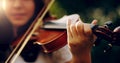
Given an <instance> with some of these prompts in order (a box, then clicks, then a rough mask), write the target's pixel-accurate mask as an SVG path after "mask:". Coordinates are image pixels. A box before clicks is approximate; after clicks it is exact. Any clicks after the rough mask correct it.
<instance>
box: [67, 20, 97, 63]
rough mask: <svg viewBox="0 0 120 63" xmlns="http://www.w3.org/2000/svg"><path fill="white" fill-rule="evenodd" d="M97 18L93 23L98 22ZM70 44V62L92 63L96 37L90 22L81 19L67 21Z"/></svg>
mask: <svg viewBox="0 0 120 63" xmlns="http://www.w3.org/2000/svg"><path fill="white" fill-rule="evenodd" d="M96 22H97V21H96V20H94V21H93V22H92V24H96ZM67 35H68V45H69V48H70V51H71V53H72V59H71V61H70V62H69V63H91V48H92V45H93V43H94V41H95V39H96V36H95V35H94V34H92V30H91V28H90V24H86V23H83V22H82V21H81V20H79V21H77V22H76V23H72V22H71V21H70V20H69V21H68V23H67Z"/></svg>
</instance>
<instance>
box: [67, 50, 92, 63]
mask: <svg viewBox="0 0 120 63" xmlns="http://www.w3.org/2000/svg"><path fill="white" fill-rule="evenodd" d="M68 63H91V53H90V52H89V51H88V52H87V51H86V52H80V53H79V54H78V55H73V56H72V59H71V61H69V62H68Z"/></svg>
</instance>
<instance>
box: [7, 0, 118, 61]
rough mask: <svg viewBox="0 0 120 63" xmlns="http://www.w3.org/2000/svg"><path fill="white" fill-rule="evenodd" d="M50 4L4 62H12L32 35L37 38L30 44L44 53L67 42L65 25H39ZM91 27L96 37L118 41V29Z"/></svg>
mask: <svg viewBox="0 0 120 63" xmlns="http://www.w3.org/2000/svg"><path fill="white" fill-rule="evenodd" d="M52 3H53V1H52V2H51V4H52ZM51 4H49V5H48V7H47V10H46V11H44V12H43V11H42V12H40V14H39V16H38V17H37V18H36V19H35V21H33V23H32V24H31V26H30V27H29V28H28V30H27V31H26V33H25V34H24V35H23V36H22V37H20V39H19V40H17V41H16V42H17V45H15V49H14V50H13V51H12V53H11V55H10V56H9V57H8V59H7V60H6V62H5V63H10V62H11V63H14V61H15V60H16V58H17V57H18V56H19V55H20V53H21V52H22V51H23V49H24V47H25V46H26V44H27V43H29V40H30V38H31V36H33V37H34V36H37V39H33V42H32V44H35V45H36V44H37V45H39V46H40V47H42V49H43V51H44V52H45V53H50V52H53V51H55V50H58V49H60V48H61V47H63V46H65V45H66V44H67V32H66V29H65V28H66V27H64V29H58V28H55V29H53V28H52V29H50V28H49V29H45V28H44V27H42V28H41V27H40V23H41V21H42V19H43V17H44V16H45V14H46V12H47V11H48V8H49V7H50V6H51ZM45 8H46V7H45ZM43 9H44V8H43ZM39 17H41V18H39ZM38 18H39V19H38ZM75 21H77V20H75ZM91 29H92V31H93V33H94V34H95V35H96V36H97V37H100V38H102V39H105V40H107V41H110V42H111V44H115V45H116V43H118V44H119V41H120V32H119V31H111V30H110V29H109V28H107V27H105V26H98V25H91ZM16 42H15V43H16ZM13 57H14V58H13ZM11 60H12V61H11Z"/></svg>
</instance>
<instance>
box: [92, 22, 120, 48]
mask: <svg viewBox="0 0 120 63" xmlns="http://www.w3.org/2000/svg"><path fill="white" fill-rule="evenodd" d="M112 26H113V24H112V22H107V23H106V24H105V25H103V26H98V25H91V29H92V31H93V33H94V34H95V35H96V36H97V37H98V38H99V39H104V40H107V41H108V42H110V44H112V45H117V46H120V26H118V27H116V28H115V29H114V30H113V31H112V30H111V29H110V27H112Z"/></svg>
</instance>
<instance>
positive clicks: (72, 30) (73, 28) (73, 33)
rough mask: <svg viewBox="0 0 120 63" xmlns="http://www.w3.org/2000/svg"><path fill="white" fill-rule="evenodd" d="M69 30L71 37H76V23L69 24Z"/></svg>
mask: <svg viewBox="0 0 120 63" xmlns="http://www.w3.org/2000/svg"><path fill="white" fill-rule="evenodd" d="M70 31H71V34H72V36H73V37H77V35H78V34H77V30H76V23H75V24H71V25H70Z"/></svg>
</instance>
